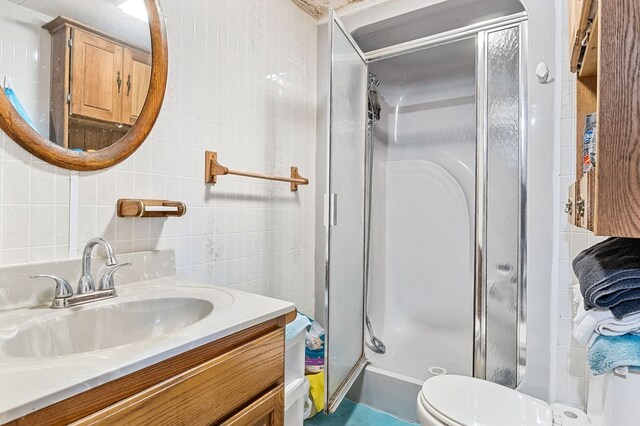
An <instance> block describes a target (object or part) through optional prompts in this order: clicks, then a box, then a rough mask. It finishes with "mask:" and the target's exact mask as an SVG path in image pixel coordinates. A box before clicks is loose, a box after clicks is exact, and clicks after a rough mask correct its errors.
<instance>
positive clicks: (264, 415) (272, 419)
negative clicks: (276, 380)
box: [222, 385, 284, 426]
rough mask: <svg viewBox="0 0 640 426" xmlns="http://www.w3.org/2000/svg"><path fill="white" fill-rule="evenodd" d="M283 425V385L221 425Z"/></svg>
mask: <svg viewBox="0 0 640 426" xmlns="http://www.w3.org/2000/svg"><path fill="white" fill-rule="evenodd" d="M282 424H284V385H280V386H278V387H277V388H276V389H274V390H272V391H270V392H269V393H267V394H265V395H263V396H262V397H260V399H258V400H257V401H256V402H254V403H253V404H251V405H249V406H248V407H247V408H245V409H244V410H242V411H240V412H239V413H238V414H236V415H235V416H233V417H232V418H230V419H229V420H227V421H226V422H224V423H222V426H249V425H250V426H280V425H282Z"/></svg>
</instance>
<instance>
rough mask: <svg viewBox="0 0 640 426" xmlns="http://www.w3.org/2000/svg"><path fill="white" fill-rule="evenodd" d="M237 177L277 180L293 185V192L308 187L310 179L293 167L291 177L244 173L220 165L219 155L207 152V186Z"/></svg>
mask: <svg viewBox="0 0 640 426" xmlns="http://www.w3.org/2000/svg"><path fill="white" fill-rule="evenodd" d="M224 175H235V176H244V177H249V178H254V179H265V180H275V181H278V182H289V183H290V184H291V191H292V192H295V191H297V190H298V185H308V184H309V179H307V178H304V177H302V176H300V174H299V173H298V168H297V167H295V166H294V167H291V177H282V176H271V175H265V174H261V173H253V172H244V171H239V170H232V169H230V168H228V167H225V166H223V165H222V164H220V163H218V153H217V152H213V151H206V152H205V176H204V181H205V183H206V184H215V183H216V182H217V177H218V176H224Z"/></svg>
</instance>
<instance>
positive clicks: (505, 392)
mask: <svg viewBox="0 0 640 426" xmlns="http://www.w3.org/2000/svg"><path fill="white" fill-rule="evenodd" d="M418 417H419V418H420V420H421V422H422V423H423V424H424V425H438V424H441V425H446V426H476V425H477V426H482V425H484V426H503V425H504V426H514V425H522V426H543V425H544V426H550V425H551V424H552V422H553V415H552V411H551V407H550V406H549V405H548V404H546V403H545V402H543V401H540V400H538V399H536V398H533V397H531V396H528V395H524V394H522V393H520V392H518V391H515V390H513V389H509V388H507V387H504V386H501V385H498V384H496V383H492V382H488V381H485V380H479V379H475V378H473V377H464V376H454V375H445V376H436V377H433V378H431V379H429V380H427V381H426V382H425V384H424V385H423V386H422V390H421V392H420V395H419V396H418ZM436 422H437V423H436Z"/></svg>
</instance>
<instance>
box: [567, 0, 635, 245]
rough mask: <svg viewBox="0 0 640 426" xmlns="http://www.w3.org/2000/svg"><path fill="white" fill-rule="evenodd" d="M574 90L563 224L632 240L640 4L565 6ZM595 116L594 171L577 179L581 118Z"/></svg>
mask: <svg viewBox="0 0 640 426" xmlns="http://www.w3.org/2000/svg"><path fill="white" fill-rule="evenodd" d="M569 1H570V5H571V7H570V10H571V14H570V15H571V16H570V19H571V22H570V28H572V32H571V37H572V40H571V42H570V49H571V52H570V53H571V62H570V66H571V70H572V71H573V72H576V73H577V85H576V125H577V141H576V142H577V147H576V148H577V149H576V176H577V178H576V184H575V188H576V190H575V192H576V193H575V196H574V203H575V202H580V200H583V202H584V212H583V214H582V215H580V214H578V210H579V208H578V209H576V210H575V214H573V215H570V216H569V220H570V221H571V223H573V224H575V225H576V226H580V227H583V228H586V229H589V230H591V231H593V232H594V233H595V234H596V235H608V236H619V237H636V238H637V237H640V2H639V1H637V0H606V1H603V0H600V1H596V0H569ZM594 112H595V113H597V127H596V162H595V167H594V168H593V169H592V170H591V171H589V172H588V173H586V174H583V171H582V163H583V135H584V125H585V118H586V116H587V115H588V114H591V113H594Z"/></svg>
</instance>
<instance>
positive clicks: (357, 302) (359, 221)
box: [325, 12, 368, 412]
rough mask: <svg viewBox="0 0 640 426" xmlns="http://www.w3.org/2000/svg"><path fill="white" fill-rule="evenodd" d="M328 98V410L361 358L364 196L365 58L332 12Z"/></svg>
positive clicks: (362, 362)
mask: <svg viewBox="0 0 640 426" xmlns="http://www.w3.org/2000/svg"><path fill="white" fill-rule="evenodd" d="M329 31H330V35H329V40H330V46H331V76H330V81H331V83H330V100H329V123H330V124H329V126H330V128H329V144H328V159H329V164H328V167H329V169H328V173H327V176H328V182H327V187H328V188H329V195H328V198H329V202H328V208H327V211H326V213H325V214H327V220H326V222H327V225H328V226H327V232H328V235H327V247H326V250H327V251H326V262H327V263H326V283H325V285H326V287H325V298H326V300H325V325H326V329H327V332H326V341H325V367H326V368H325V374H326V376H325V396H326V401H327V405H326V407H327V408H326V410H327V411H329V412H332V411H334V410H335V409H336V408H337V407H338V405H339V404H340V402H341V401H342V399H343V398H344V395H345V394H346V392H347V390H348V389H349V387H350V386H351V384H352V383H353V381H354V380H355V379H356V377H357V376H358V374H359V373H360V371H361V370H362V368H363V367H364V365H365V363H366V360H365V358H364V238H365V227H364V201H365V199H364V196H365V137H366V135H365V133H366V105H367V104H366V102H367V100H366V96H367V72H368V70H367V63H366V61H365V59H364V55H363V54H362V52H361V51H360V49H359V48H358V46H357V44H356V43H355V42H354V41H353V39H352V38H351V35H350V34H349V32H348V31H347V30H346V29H345V27H344V26H343V24H342V23H341V22H340V21H339V20H338V18H337V17H336V16H335V14H334V13H333V12H332V13H331V16H330V19H329Z"/></svg>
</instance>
